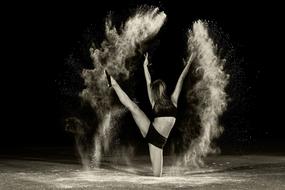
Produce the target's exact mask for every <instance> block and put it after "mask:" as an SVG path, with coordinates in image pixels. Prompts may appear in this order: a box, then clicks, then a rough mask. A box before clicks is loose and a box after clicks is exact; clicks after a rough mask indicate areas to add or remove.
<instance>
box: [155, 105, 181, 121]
mask: <svg viewBox="0 0 285 190" xmlns="http://www.w3.org/2000/svg"><path fill="white" fill-rule="evenodd" d="M154 108H155V105H154ZM154 108H153V109H152V112H153V117H154V118H156V117H176V113H177V108H176V107H175V106H174V105H173V104H171V105H170V106H168V107H167V108H164V109H159V110H156V109H154Z"/></svg>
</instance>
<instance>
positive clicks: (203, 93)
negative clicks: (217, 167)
mask: <svg viewBox="0 0 285 190" xmlns="http://www.w3.org/2000/svg"><path fill="white" fill-rule="evenodd" d="M193 52H195V53H196V59H195V60H194V63H193V68H194V72H192V74H193V75H195V77H196V80H197V82H196V83H194V84H193V85H194V86H193V87H191V88H188V90H187V94H186V96H187V97H186V99H187V103H188V104H189V105H190V104H191V106H193V107H191V109H193V110H194V111H195V112H196V113H195V114H196V115H197V117H198V123H199V127H200V132H199V136H198V137H197V138H195V139H193V140H192V141H191V144H190V147H189V148H188V150H187V151H186V152H184V154H183V159H182V161H181V160H180V161H179V164H181V163H182V164H190V165H193V166H202V165H203V157H205V156H206V155H208V154H209V153H215V152H216V151H218V149H217V148H215V147H214V146H213V144H212V141H213V139H215V138H217V137H219V136H220V135H221V133H222V132H223V127H222V126H220V124H219V116H221V115H222V113H223V112H224V111H225V109H226V105H227V95H226V93H225V87H226V85H227V84H228V79H229V75H227V74H226V73H225V72H224V68H223V66H224V63H225V60H223V59H220V58H219V56H218V55H217V47H216V46H215V44H214V42H213V40H212V39H211V38H210V37H209V34H208V25H207V23H206V22H203V21H201V20H198V21H196V22H194V24H193V28H192V30H189V33H188V54H189V55H191V53H193ZM189 58H190V57H189ZM189 58H188V60H189ZM194 100H196V102H195V103H193V102H192V101H194ZM185 125H186V126H185V127H188V128H191V123H190V122H189V120H188V122H187V123H185Z"/></svg>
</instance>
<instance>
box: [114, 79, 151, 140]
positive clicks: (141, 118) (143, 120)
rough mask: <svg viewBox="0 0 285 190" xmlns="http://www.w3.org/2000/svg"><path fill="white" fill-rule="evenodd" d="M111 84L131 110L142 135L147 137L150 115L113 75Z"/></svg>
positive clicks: (122, 101)
mask: <svg viewBox="0 0 285 190" xmlns="http://www.w3.org/2000/svg"><path fill="white" fill-rule="evenodd" d="M111 85H112V87H113V89H114V90H115V92H116V94H117V95H118V97H119V100H120V101H121V103H122V104H123V105H124V106H126V107H127V108H128V109H129V110H130V112H131V114H132V116H133V118H134V120H135V122H136V124H137V126H138V127H139V129H140V131H141V133H142V136H143V137H145V136H146V134H147V132H148V128H149V125H150V121H149V119H148V117H147V116H146V115H145V113H144V112H143V111H142V110H141V109H140V108H139V107H138V106H137V104H136V103H134V102H133V101H132V100H131V99H130V98H129V97H128V95H127V94H126V93H125V92H124V91H123V90H122V89H121V87H120V86H119V84H118V83H117V81H116V80H115V79H114V78H113V77H111Z"/></svg>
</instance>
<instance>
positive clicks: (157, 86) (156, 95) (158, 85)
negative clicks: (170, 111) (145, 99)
mask: <svg viewBox="0 0 285 190" xmlns="http://www.w3.org/2000/svg"><path fill="white" fill-rule="evenodd" d="M151 90H152V95H153V99H154V102H157V101H160V100H163V99H166V84H165V83H164V82H163V81H162V80H160V79H158V80H155V81H153V83H152V84H151Z"/></svg>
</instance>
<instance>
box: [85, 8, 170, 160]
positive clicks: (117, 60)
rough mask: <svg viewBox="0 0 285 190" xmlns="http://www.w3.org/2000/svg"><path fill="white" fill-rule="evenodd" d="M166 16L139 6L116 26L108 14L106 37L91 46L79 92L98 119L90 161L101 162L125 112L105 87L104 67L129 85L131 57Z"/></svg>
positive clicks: (155, 31)
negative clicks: (82, 87) (118, 26)
mask: <svg viewBox="0 0 285 190" xmlns="http://www.w3.org/2000/svg"><path fill="white" fill-rule="evenodd" d="M165 19H166V15H165V14H164V12H160V11H159V10H158V8H149V9H145V8H140V9H138V10H137V11H136V13H135V14H134V16H132V17H130V18H129V19H128V20H127V21H126V22H125V23H124V24H123V25H122V26H121V28H120V29H119V30H117V28H116V27H115V26H113V25H112V22H111V18H110V17H108V18H107V19H106V25H105V32H106V39H105V40H104V41H103V42H102V43H101V47H99V48H96V47H91V48H90V54H91V58H92V60H93V65H94V69H84V70H83V71H82V78H83V79H84V84H85V86H86V88H85V89H84V90H83V91H82V92H81V93H80V96H81V97H82V98H83V100H86V101H88V102H89V103H90V105H91V106H92V108H93V109H94V110H95V113H96V115H97V118H98V123H99V124H98V126H96V127H97V129H98V130H97V132H96V134H95V137H94V149H93V160H92V162H95V163H98V162H100V159H101V157H102V153H104V152H108V150H109V145H110V143H111V142H112V138H113V137H114V135H115V134H114V133H115V132H116V130H114V128H116V127H117V125H118V121H119V118H120V117H122V116H123V115H124V113H125V112H126V109H125V108H123V107H122V106H120V104H118V103H116V101H115V100H116V96H115V95H114V93H113V91H112V89H111V88H108V87H107V80H106V77H105V74H104V70H107V71H108V72H109V73H110V75H112V76H113V77H114V78H115V79H116V80H117V81H118V82H119V83H120V84H126V83H127V84H130V85H131V82H130V79H131V77H132V76H131V74H132V73H133V72H134V70H135V69H136V68H137V65H135V64H133V63H132V62H131V59H132V58H133V57H134V56H135V55H136V54H137V52H138V51H137V50H138V48H139V47H141V46H142V44H143V43H144V42H146V41H147V40H149V39H151V38H152V37H154V36H155V35H156V34H157V33H158V31H159V30H160V28H161V26H162V25H163V24H164V22H165ZM129 90H131V89H129ZM82 163H86V162H82Z"/></svg>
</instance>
